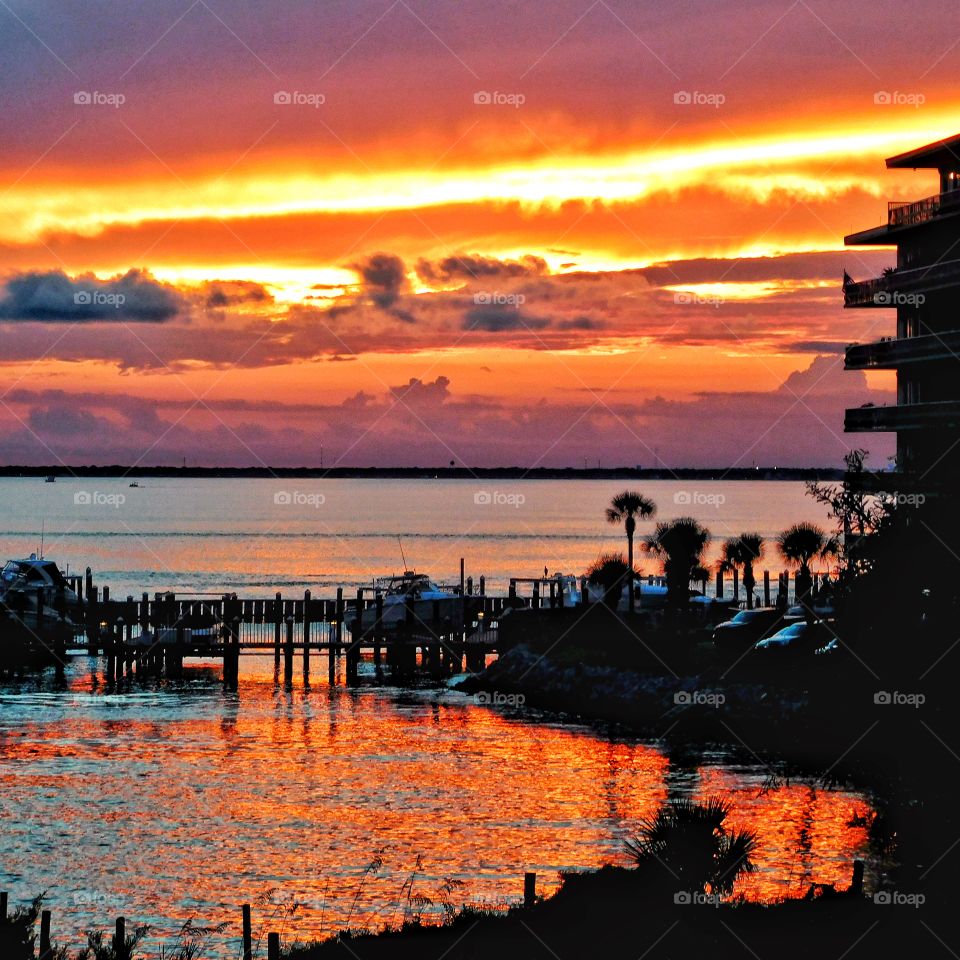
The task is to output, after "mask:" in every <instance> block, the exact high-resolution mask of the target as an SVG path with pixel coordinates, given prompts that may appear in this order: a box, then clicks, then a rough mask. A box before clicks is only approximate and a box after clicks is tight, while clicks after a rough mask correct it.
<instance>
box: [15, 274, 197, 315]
mask: <svg viewBox="0 0 960 960" xmlns="http://www.w3.org/2000/svg"><path fill="white" fill-rule="evenodd" d="M186 308H187V300H186V298H185V297H184V295H183V294H182V293H180V292H179V291H178V290H177V289H176V288H175V287H172V286H170V285H169V284H165V283H160V282H159V281H158V280H155V279H154V278H153V277H152V276H151V275H150V274H149V273H147V272H145V271H141V270H129V271H128V272H127V273H125V274H123V276H116V277H112V278H110V279H109V280H100V279H98V278H97V277H96V276H94V275H93V274H92V273H90V274H81V275H80V276H77V277H75V278H71V277H68V276H67V275H66V274H65V273H64V272H63V271H62V270H49V271H46V272H43V271H31V272H27V273H20V274H16V275H14V276H12V277H10V278H9V279H7V281H6V282H5V283H4V284H3V286H2V287H0V320H20V321H42V322H47V323H93V322H121V323H129V322H134V323H163V322H164V321H167V320H171V319H173V318H174V317H176V316H177V315H179V314H181V313H183V312H184V311H185V310H186Z"/></svg>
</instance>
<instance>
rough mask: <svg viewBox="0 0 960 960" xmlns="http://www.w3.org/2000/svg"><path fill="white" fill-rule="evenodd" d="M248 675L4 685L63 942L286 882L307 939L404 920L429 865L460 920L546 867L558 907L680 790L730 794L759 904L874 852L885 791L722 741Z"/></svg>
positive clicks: (15, 837) (749, 885)
mask: <svg viewBox="0 0 960 960" xmlns="http://www.w3.org/2000/svg"><path fill="white" fill-rule="evenodd" d="M241 668H242V676H241V679H240V684H239V689H238V690H237V691H236V692H233V693H227V692H224V690H223V688H222V685H221V683H220V678H219V669H214V668H212V667H204V666H202V665H201V666H194V667H192V668H189V669H188V671H187V675H186V677H185V679H184V680H182V681H177V682H176V683H173V682H158V681H145V682H140V681H136V680H127V681H123V682H122V684H121V686H120V687H119V688H116V687H113V686H110V685H108V684H106V683H105V682H104V680H103V675H102V672H101V671H102V664H101V663H100V662H99V661H96V660H91V659H87V658H81V659H78V660H76V661H74V662H73V664H72V666H71V667H70V669H69V671H68V672H67V674H66V677H65V680H64V681H63V683H62V685H61V686H60V687H59V688H58V686H57V683H56V681H55V679H54V678H53V676H52V674H48V675H45V676H43V677H41V678H38V679H31V680H26V681H20V682H18V683H16V684H11V683H8V684H7V685H5V686H3V687H2V688H0V824H2V827H0V850H2V856H0V884H2V888H3V889H8V890H10V891H11V894H12V896H13V897H14V898H16V899H18V900H19V899H26V898H29V897H30V896H32V895H33V894H35V893H37V892H39V891H42V890H47V891H48V897H49V905H50V907H51V908H52V909H53V910H54V911H55V914H54V915H55V917H56V929H57V931H58V932H59V934H60V937H61V940H65V939H67V936H68V934H73V935H74V936H73V939H74V940H75V941H76V942H78V943H79V942H80V941H79V938H80V934H81V932H82V931H83V930H84V929H86V928H88V927H90V926H92V925H95V924H101V925H105V924H107V923H108V922H110V920H111V919H112V918H113V917H114V916H117V915H124V916H126V917H128V918H130V921H131V922H132V921H133V920H136V921H139V922H146V923H150V924H152V925H153V926H154V927H155V928H156V937H158V938H162V937H163V935H165V934H171V933H172V932H174V930H175V929H176V927H177V926H179V924H180V923H182V922H183V921H185V920H187V919H189V918H190V917H196V918H198V919H202V920H204V921H206V922H220V921H228V922H230V923H231V928H230V929H231V931H232V933H233V935H234V936H235V935H237V934H238V932H239V931H238V928H237V924H238V917H239V915H238V905H239V904H241V903H243V902H254V903H255V902H257V901H258V899H260V898H263V897H265V896H266V895H267V894H268V893H269V891H271V890H273V891H275V892H274V894H273V902H274V903H281V902H288V901H290V900H292V899H295V900H296V901H298V902H300V903H302V904H303V906H302V907H301V908H300V909H299V910H298V912H297V915H296V917H295V919H294V920H293V921H291V922H290V923H289V924H288V925H287V929H288V930H290V931H291V932H296V934H297V935H299V936H300V937H301V938H311V937H316V936H319V935H321V934H329V933H330V932H331V931H332V930H335V929H336V928H337V927H339V926H342V925H343V924H346V923H352V924H353V925H361V924H368V925H371V926H378V925H380V924H384V923H387V922H397V921H399V920H401V919H402V917H403V909H404V907H403V903H404V897H403V895H402V889H403V885H404V882H405V881H407V880H408V879H409V878H410V876H411V874H415V879H414V894H415V895H424V896H427V897H429V898H431V900H433V901H434V903H435V904H437V906H438V907H439V903H440V900H441V898H442V897H443V890H444V886H445V884H447V882H448V881H449V880H453V881H456V884H455V886H454V890H453V893H452V894H451V895H450V896H451V899H452V900H453V901H454V902H456V903H457V904H458V905H459V904H460V903H463V902H469V903H475V904H476V903H486V904H504V903H506V902H508V901H511V900H515V899H517V898H519V896H520V895H521V890H522V875H523V873H524V871H526V870H536V871H537V872H538V874H539V876H540V878H541V881H540V882H541V887H542V889H543V890H544V892H549V891H550V890H551V889H553V888H554V887H555V885H556V881H557V871H559V870H562V869H570V868H587V867H596V866H599V865H601V864H603V863H607V862H614V863H623V862H625V858H624V849H623V841H624V839H625V838H626V837H629V836H630V835H631V834H632V833H633V832H634V831H635V830H636V828H637V825H638V824H639V822H640V821H641V819H643V818H644V817H648V816H650V815H651V814H653V813H654V812H655V810H656V808H657V806H658V805H659V804H661V803H662V802H663V801H664V800H665V799H666V798H668V797H678V796H689V797H695V798H705V797H707V796H721V797H725V798H727V799H728V800H729V801H730V802H731V803H732V805H733V817H732V819H733V826H737V827H740V826H746V827H751V828H753V829H755V830H757V831H758V832H759V835H760V843H761V848H760V853H759V855H758V857H757V862H758V866H759V871H758V873H756V874H755V875H754V876H752V877H749V878H748V879H747V880H746V881H745V882H744V883H743V884H741V886H740V888H739V892H740V893H742V894H744V895H745V896H747V897H749V898H751V899H763V900H770V899H775V898H777V897H780V896H783V895H788V894H797V893H799V892H803V891H804V890H805V889H806V886H807V885H808V884H809V883H811V882H820V883H837V884H839V885H846V883H847V882H848V881H849V876H850V871H851V863H852V860H853V859H854V858H855V857H856V856H857V855H858V854H862V851H863V849H864V845H865V841H866V836H865V829H864V828H863V827H860V826H851V825H850V822H851V818H852V816H853V814H854V813H856V812H861V813H862V812H865V811H868V810H869V809H870V803H869V800H868V799H867V798H866V797H864V796H860V795H857V794H854V793H847V792H841V791H824V790H822V789H820V788H818V787H816V786H815V785H813V784H812V783H807V782H802V781H796V780H793V781H790V782H789V783H782V782H779V781H776V780H774V781H772V782H771V771H770V770H769V769H766V768H764V767H762V766H760V765H757V764H753V763H746V764H744V763H743V762H740V761H737V760H734V759H733V758H732V755H731V754H729V753H726V752H724V751H722V750H714V751H706V752H703V753H698V754H695V755H692V756H691V755H686V756H680V755H673V756H671V755H669V754H668V753H666V752H665V751H664V750H663V749H661V748H660V747H659V746H658V745H656V744H652V743H645V742H641V741H637V740H634V739H623V738H615V737H609V736H606V735H603V734H602V733H600V732H597V731H594V730H591V729H589V728H587V727H583V726H580V725H575V724H570V723H562V722H560V721H559V720H557V719H551V718H545V717H543V716H540V715H538V714H536V713H535V712H533V711H526V712H524V713H523V714H522V715H508V714H505V713H502V712H498V711H496V710H492V709H489V708H487V707H483V706H479V705H475V704H473V703H472V702H471V701H470V700H469V699H468V698H466V697H464V696H463V695H461V694H457V693H454V692H452V691H448V690H446V689H433V690H430V689H426V690H419V691H411V690H406V691H405V690H401V689H399V688H389V687H387V688H383V687H380V688H377V687H373V686H367V687H360V688H353V689H348V688H346V687H344V686H336V687H333V688H331V687H329V686H327V684H326V670H325V669H324V667H323V665H321V664H319V663H318V664H317V665H316V668H315V670H314V676H316V677H318V678H320V679H319V680H317V681H315V682H314V683H313V685H312V686H311V687H310V688H308V689H304V688H303V687H302V686H299V685H298V686H295V687H294V689H293V690H285V689H284V688H283V687H282V686H277V685H276V684H275V683H274V680H273V676H272V669H273V664H272V660H269V659H267V658H244V659H243V660H242V662H241ZM365 669H369V668H368V667H366V665H365ZM125 684H129V685H125ZM378 857H382V866H381V867H380V868H379V869H378V870H376V871H375V872H374V871H371V870H369V869H368V868H369V865H370V864H371V862H372V861H373V860H374V859H375V858H378ZM365 871H366V878H365ZM269 909H272V908H268V907H262V908H258V910H257V915H258V916H259V917H263V915H264V913H265V912H268V910H269ZM277 925H278V924H277V923H274V926H277ZM234 948H235V943H234V944H232V945H231V943H229V942H228V941H226V940H225V941H224V942H223V943H222V944H221V945H220V947H219V948H218V949H219V951H220V954H219V955H222V956H228V955H233V952H234Z"/></svg>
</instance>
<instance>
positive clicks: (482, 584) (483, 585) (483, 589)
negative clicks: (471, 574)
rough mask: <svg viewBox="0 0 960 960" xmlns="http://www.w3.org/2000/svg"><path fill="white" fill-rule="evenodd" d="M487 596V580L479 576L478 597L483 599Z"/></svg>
mask: <svg viewBox="0 0 960 960" xmlns="http://www.w3.org/2000/svg"><path fill="white" fill-rule="evenodd" d="M486 595H487V578H486V577H485V576H483V575H482V574H481V576H480V596H481V597H485V596H486Z"/></svg>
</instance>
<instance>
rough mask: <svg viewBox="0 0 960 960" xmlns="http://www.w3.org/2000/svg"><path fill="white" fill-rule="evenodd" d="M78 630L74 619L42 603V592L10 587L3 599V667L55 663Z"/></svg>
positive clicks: (0, 653)
mask: <svg viewBox="0 0 960 960" xmlns="http://www.w3.org/2000/svg"><path fill="white" fill-rule="evenodd" d="M75 633H76V630H75V628H74V625H73V621H72V620H71V619H70V618H69V617H67V616H65V615H64V614H63V613H61V612H59V611H57V610H56V609H54V608H53V607H52V606H50V605H49V604H47V603H45V602H44V603H41V602H40V595H39V593H37V592H35V591H30V590H23V589H17V588H14V589H10V590H7V591H6V592H5V593H4V595H3V599H2V600H0V668H9V667H20V666H24V665H33V664H36V665H38V666H42V665H44V664H49V663H54V662H55V661H57V660H58V659H62V655H63V654H62V651H63V650H64V649H65V648H66V646H67V645H68V644H69V643H70V642H71V641H72V640H73V637H74V634H75Z"/></svg>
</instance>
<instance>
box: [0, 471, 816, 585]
mask: <svg viewBox="0 0 960 960" xmlns="http://www.w3.org/2000/svg"><path fill="white" fill-rule="evenodd" d="M142 483H143V485H142V486H141V487H139V488H136V489H132V488H130V487H129V484H128V481H126V480H116V479H113V480H79V481H74V480H58V481H57V483H54V484H45V483H44V482H43V481H42V480H40V479H36V478H30V479H0V505H2V506H0V544H2V545H3V547H4V549H5V550H6V553H7V555H8V556H13V555H27V554H29V553H30V552H31V551H33V550H35V549H36V548H37V545H38V544H39V541H40V533H41V528H42V527H45V530H46V533H45V541H46V543H45V546H46V553H47V555H48V556H50V557H52V558H54V559H56V560H58V561H59V562H60V563H61V564H66V563H69V564H70V566H71V569H75V570H82V568H83V567H85V566H87V565H89V566H91V567H92V568H93V570H94V572H95V574H96V580H97V583H98V584H101V585H103V584H109V586H110V588H111V592H112V593H113V595H114V596H125V595H127V594H128V593H129V594H133V595H136V596H139V594H140V592H141V591H143V590H147V591H149V592H151V593H152V592H154V591H156V590H166V589H172V590H175V591H179V592H186V591H196V592H204V591H213V592H220V591H222V590H236V591H237V592H239V593H241V594H243V595H245V596H254V595H256V596H272V595H273V593H274V592H275V591H276V590H281V591H288V592H291V593H293V592H297V593H302V591H303V590H304V589H307V588H310V589H312V590H313V591H314V595H315V596H325V595H329V594H330V592H331V591H332V590H335V589H336V587H337V586H341V585H342V586H347V587H356V586H358V585H360V584H364V583H369V582H370V580H371V579H372V578H373V577H379V576H383V575H385V574H390V573H393V572H399V571H400V570H401V569H402V568H403V562H402V560H401V555H400V547H399V545H398V543H397V537H398V536H399V537H401V538H402V542H403V549H404V551H405V553H406V558H407V563H408V565H411V566H415V567H416V569H417V570H420V571H423V572H425V573H429V574H430V575H432V576H434V577H435V578H437V579H439V580H441V581H446V582H453V581H459V576H460V558H461V557H464V558H465V560H466V567H467V574H468V575H472V576H473V577H474V578H478V577H479V576H480V575H485V576H486V578H487V583H488V585H489V587H490V589H491V590H503V591H504V592H505V591H506V585H507V581H508V579H509V577H511V576H520V577H523V576H536V575H538V574H540V573H542V572H543V568H544V567H545V566H546V567H548V568H549V569H550V570H551V572H553V571H562V572H565V573H575V574H579V573H581V572H583V570H584V569H585V568H586V567H587V565H588V564H590V563H591V562H592V561H593V560H594V559H596V557H597V555H598V554H599V553H601V552H603V551H605V550H611V549H615V550H621V549H623V529H622V528H621V527H613V526H611V525H610V524H608V523H606V522H605V521H604V510H605V508H606V506H607V504H608V502H609V500H610V497H611V496H612V495H613V494H615V493H617V492H618V491H619V490H621V489H622V488H623V487H624V486H626V485H628V484H626V483H625V482H622V481H621V482H610V481H563V480H543V481H541V480H529V481H503V482H499V481H498V482H491V483H488V484H478V483H477V482H475V481H472V480H434V481H430V480H377V481H371V480H312V481H308V480H296V481H275V480H189V479H188V480H162V479H158V480H152V479H147V480H143V481H142ZM642 489H643V490H644V492H645V493H647V494H648V495H649V496H651V497H653V499H654V500H655V501H656V503H657V504H658V507H659V512H658V517H659V518H660V519H669V518H670V517H675V516H680V515H685V514H686V515H689V514H693V515H694V516H696V517H698V519H700V520H701V521H702V522H703V523H705V524H706V525H707V526H708V527H709V528H710V530H711V531H712V532H713V534H714V537H715V538H716V539H717V541H721V540H722V539H723V538H724V537H728V536H731V535H733V534H736V533H741V532H743V531H744V530H758V531H759V532H760V533H762V534H764V535H765V536H767V537H773V536H774V535H775V534H776V533H778V532H779V531H780V530H782V529H783V528H784V527H786V526H789V525H790V524H792V523H796V522H798V521H800V520H811V521H814V522H818V523H824V522H825V519H826V518H825V515H824V511H823V508H822V507H820V506H819V505H818V504H816V503H814V502H813V501H812V500H811V499H810V498H809V497H807V496H806V495H805V493H804V485H803V484H802V483H791V482H763V481H757V482H746V481H738V482H714V483H701V482H692V481H691V482H683V483H681V482H668V481H655V482H649V483H644V484H642ZM121 498H122V499H121ZM76 500H80V501H81V502H79V503H77V502H75V501H76ZM86 501H90V502H86ZM118 501H119V502H118ZM652 526H653V524H652V523H649V524H646V523H641V524H640V525H639V528H638V529H639V533H638V535H642V534H643V533H644V532H645V531H646V530H647V529H648V527H649V528H650V529H652ZM712 550H713V554H714V555H716V553H717V552H718V550H719V544H715V545H714V547H713V548H712ZM769 563H770V566H771V569H777V568H779V567H780V566H782V564H781V563H780V561H779V560H778V559H777V558H776V557H774V556H771V557H770V558H769ZM640 565H641V566H643V567H645V568H646V569H649V570H650V572H658V568H657V567H656V566H655V564H654V563H653V561H651V560H648V559H646V558H645V557H643V556H642V555H641V557H640Z"/></svg>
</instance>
